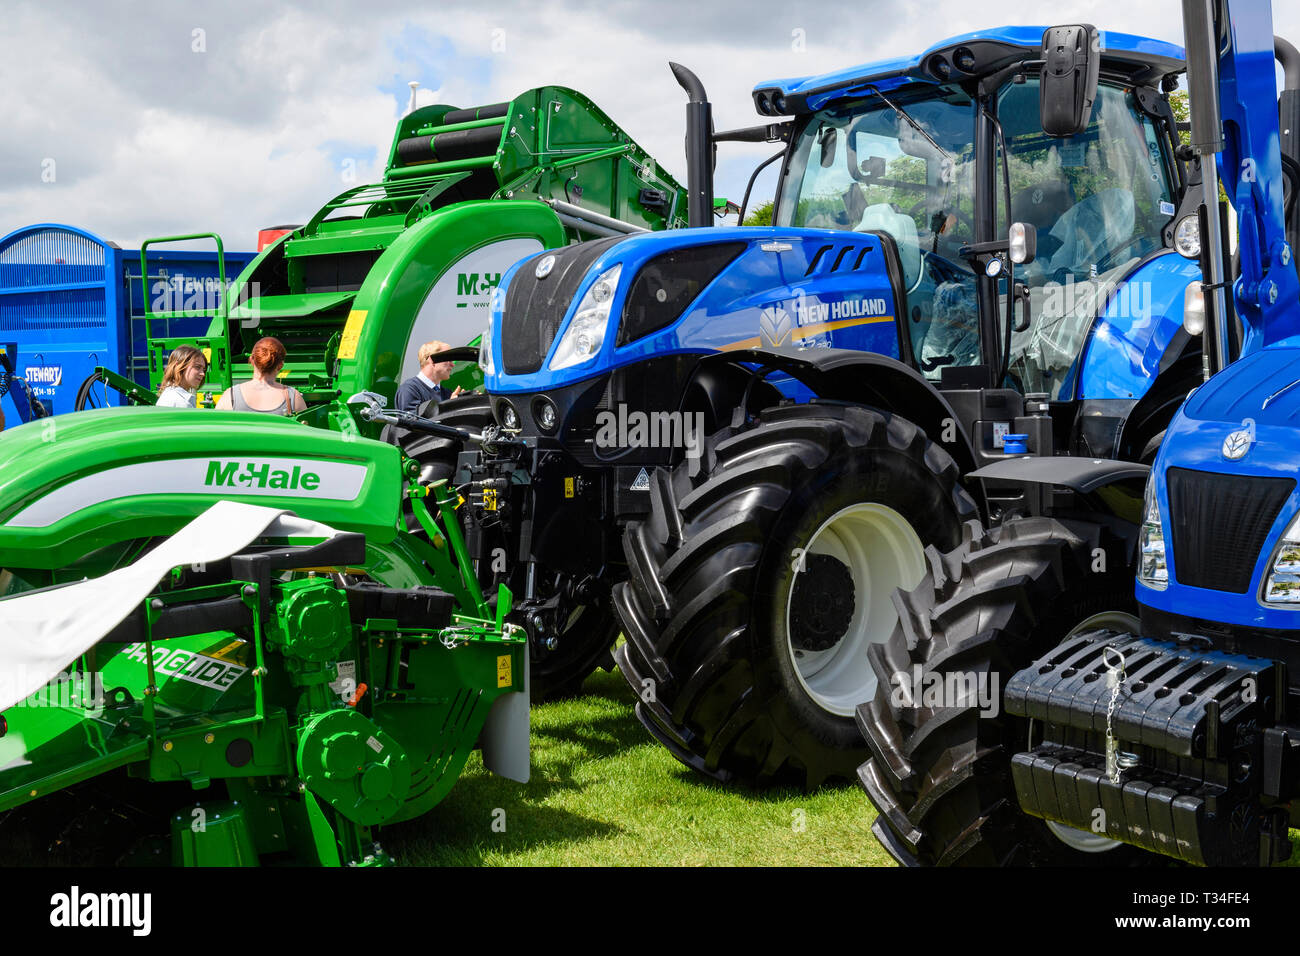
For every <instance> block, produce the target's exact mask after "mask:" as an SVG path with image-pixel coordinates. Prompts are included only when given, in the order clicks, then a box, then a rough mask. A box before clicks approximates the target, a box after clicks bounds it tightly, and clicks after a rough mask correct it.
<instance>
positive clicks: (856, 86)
mask: <svg viewBox="0 0 1300 956" xmlns="http://www.w3.org/2000/svg"><path fill="white" fill-rule="evenodd" d="M1046 30H1047V27H1041V26H1017V27H1012V26H1006V27H996V28H994V29H991V30H981V31H978V32H975V33H963V34H962V35H960V36H955V37H952V38H950V39H947V40H944V41H942V42H940V43H937V44H935V45H934V46H932V47H930V48H929V49H928V50H926V51H925V52H923V53H921V54H919V55H916V56H910V57H895V58H893V59H889V60H877V61H876V62H874V63H864V64H860V65H858V66H851V67H847V68H845V69H842V70H835V71H833V72H831V73H822V74H820V75H818V76H804V77H794V78H791V79H784V80H771V81H769V82H767V83H760V84H759V85H758V86H756V87H754V105H755V107H757V108H758V111H759V113H760V114H763V115H768V116H770V115H774V114H784V115H789V114H791V113H804V112H812V111H815V110H819V109H821V108H822V107H823V106H825V105H826V104H827V103H828V102H830V101H831V100H834V99H838V98H840V97H843V96H849V95H853V94H855V93H859V92H862V90H861V87H862V86H864V85H865V84H871V85H873V86H875V87H877V88H878V89H881V90H889V89H894V88H896V87H899V86H902V85H903V84H905V83H909V82H915V81H920V82H929V83H947V82H953V81H957V82H960V81H962V80H970V79H974V78H975V77H978V76H982V75H985V74H987V73H990V72H992V71H993V70H997V69H1001V68H1002V67H1004V66H1006V65H1008V64H1010V63H1012V62H1014V61H1015V60H1017V59H1020V58H1023V57H1024V56H1025V54H1026V53H1029V54H1031V55H1033V54H1037V52H1038V51H1039V49H1040V48H1041V45H1042V40H1043V33H1044V32H1045V31H1046ZM1101 49H1102V54H1101V57H1102V61H1101V65H1102V70H1103V72H1111V73H1119V74H1121V75H1123V76H1125V77H1126V78H1127V79H1129V80H1130V81H1131V82H1133V83H1143V84H1154V83H1156V82H1157V81H1159V80H1160V79H1161V78H1162V77H1164V76H1166V75H1168V74H1170V73H1180V72H1182V71H1183V70H1184V69H1185V64H1184V63H1183V57H1184V54H1183V48H1182V47H1181V46H1178V45H1176V44H1173V43H1166V42H1165V41H1163V40H1155V39H1152V38H1150V37H1142V36H1135V35H1134V34H1131V33H1111V32H1107V31H1105V30H1103V31H1101ZM778 95H779V97H780V99H779V100H777V101H776V105H775V107H774V106H773V105H772V101H773V99H774V98H775V97H777V96H778ZM765 101H766V102H767V104H768V108H767V109H764V108H763V104H764V102H765ZM781 106H783V107H784V109H781V108H779V107H781Z"/></svg>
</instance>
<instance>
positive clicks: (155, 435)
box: [0, 408, 401, 568]
mask: <svg viewBox="0 0 1300 956" xmlns="http://www.w3.org/2000/svg"><path fill="white" fill-rule="evenodd" d="M400 482H401V465H400V453H399V452H398V450H397V448H395V447H394V446H392V445H387V444H384V443H382V442H377V441H371V440H368V439H364V438H360V437H357V436H354V435H341V434H339V433H337V432H328V431H325V430H323V429H319V428H309V427H307V426H305V425H301V424H299V423H298V422H296V421H293V420H292V419H286V418H278V417H275V416H270V415H253V414H250V413H248V412H200V411H194V410H191V409H174V410H173V409H163V408H109V409H101V410H98V411H87V412H79V413H77V414H76V415H69V416H65V417H58V418H46V419H42V420H40V421H36V422H32V423H30V424H27V425H22V426H20V427H18V428H15V429H12V430H11V431H6V432H5V433H4V434H3V435H0V502H2V503H3V504H0V567H6V566H8V567H15V566H16V567H25V568H63V567H67V566H69V565H71V564H73V563H74V562H75V561H77V560H78V559H79V558H81V557H83V556H84V555H86V554H88V553H89V552H91V551H93V550H95V549H97V548H100V547H104V546H105V545H108V544H112V543H114V542H118V541H122V540H125V539H128V538H130V539H136V538H148V537H152V536H156V535H170V534H174V533H175V532H176V531H177V530H179V528H180V527H181V526H183V525H184V524H186V523H187V522H188V521H190V520H191V519H192V518H195V517H197V516H198V515H199V514H201V513H202V512H204V511H206V510H207V509H208V508H209V507H210V506H211V505H212V504H213V503H214V502H216V501H220V500H231V501H242V502H247V503H249V504H259V505H265V506H267V507H271V508H281V509H284V510H288V511H293V512H295V513H298V514H302V515H304V516H307V517H310V518H313V519H315V520H317V521H323V522H326V523H328V524H330V525H332V526H334V527H336V528H339V529H341V530H346V531H356V532H360V533H363V534H365V535H366V537H367V540H370V541H373V542H375V543H384V542H388V541H391V540H392V539H393V537H394V536H395V533H396V527H397V518H398V514H399V507H400V503H401V484H400Z"/></svg>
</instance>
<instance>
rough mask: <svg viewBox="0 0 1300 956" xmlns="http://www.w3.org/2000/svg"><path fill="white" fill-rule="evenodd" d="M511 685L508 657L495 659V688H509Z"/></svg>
mask: <svg viewBox="0 0 1300 956" xmlns="http://www.w3.org/2000/svg"><path fill="white" fill-rule="evenodd" d="M513 683H514V680H513V678H511V676H510V655H509V654H502V655H501V656H500V657H498V658H497V686H498V687H509V686H510V685H511V684H513Z"/></svg>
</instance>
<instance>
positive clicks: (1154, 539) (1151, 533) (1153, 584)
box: [1138, 477, 1169, 591]
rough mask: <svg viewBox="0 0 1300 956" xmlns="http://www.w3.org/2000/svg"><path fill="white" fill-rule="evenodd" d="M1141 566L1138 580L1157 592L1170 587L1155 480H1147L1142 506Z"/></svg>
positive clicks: (1139, 539) (1139, 542) (1139, 547)
mask: <svg viewBox="0 0 1300 956" xmlns="http://www.w3.org/2000/svg"><path fill="white" fill-rule="evenodd" d="M1138 550H1139V552H1140V554H1139V559H1140V562H1141V563H1140V564H1139V567H1138V580H1139V581H1141V582H1142V583H1143V584H1145V585H1146V586H1147V587H1149V588H1152V589H1153V590H1156V591H1163V590H1164V589H1165V588H1167V587H1169V569H1168V567H1167V566H1166V564H1165V532H1164V528H1163V527H1162V526H1161V524H1160V503H1159V502H1158V501H1157V500H1156V483H1155V479H1154V477H1153V478H1150V479H1148V480H1147V490H1146V495H1144V500H1143V505H1142V534H1141V535H1140V536H1139V537H1138Z"/></svg>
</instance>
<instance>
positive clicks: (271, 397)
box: [217, 335, 307, 415]
mask: <svg viewBox="0 0 1300 956" xmlns="http://www.w3.org/2000/svg"><path fill="white" fill-rule="evenodd" d="M285 355H286V353H285V350H284V344H283V343H282V342H281V341H280V340H279V339H277V338H274V337H273V336H269V335H268V336H267V337H266V338H263V339H258V340H257V343H256V344H255V345H254V346H253V350H252V351H251V352H250V353H249V354H248V364H249V365H251V366H252V367H253V379H252V381H249V382H243V383H242V384H240V385H236V386H235V387H234V388H232V389H230V390H229V391H228V392H226V394H224V395H222V396H221V398H220V399H218V400H217V408H229V409H234V410H235V411H239V412H265V413H267V414H268V415H296V414H297V413H298V412H301V411H305V410H306V408H307V403H306V402H305V401H303V397H302V395H300V394H299V393H298V390H297V389H296V388H292V387H290V386H287V385H281V384H280V383H279V382H278V381H277V380H276V379H277V377H278V376H279V374H280V370H281V369H282V368H284V360H285Z"/></svg>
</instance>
